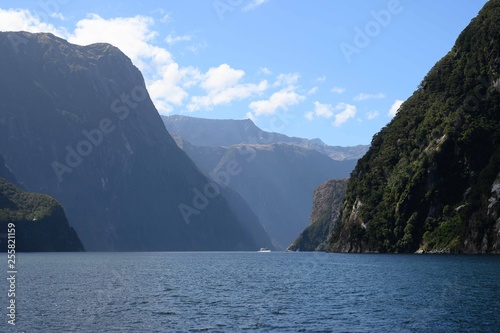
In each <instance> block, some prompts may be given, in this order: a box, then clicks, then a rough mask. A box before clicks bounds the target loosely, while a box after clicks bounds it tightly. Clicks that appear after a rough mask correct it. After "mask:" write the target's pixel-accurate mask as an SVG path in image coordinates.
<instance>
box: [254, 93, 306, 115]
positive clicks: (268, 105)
mask: <svg viewBox="0 0 500 333" xmlns="http://www.w3.org/2000/svg"><path fill="white" fill-rule="evenodd" d="M304 99H305V96H302V95H299V94H297V93H296V92H295V90H294V88H293V87H287V88H283V89H281V90H280V91H278V92H275V93H274V94H272V95H271V97H269V99H267V100H260V101H254V102H251V103H250V104H249V105H248V106H249V108H250V109H251V110H252V111H253V113H254V115H255V116H260V115H273V114H274V113H275V112H276V111H277V110H278V109H282V110H288V108H289V107H291V106H293V105H296V104H298V103H300V102H302V101H303V100H304Z"/></svg>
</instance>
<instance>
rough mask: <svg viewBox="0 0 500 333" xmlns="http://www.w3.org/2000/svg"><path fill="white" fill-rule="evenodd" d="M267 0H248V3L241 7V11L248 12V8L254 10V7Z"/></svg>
mask: <svg viewBox="0 0 500 333" xmlns="http://www.w3.org/2000/svg"><path fill="white" fill-rule="evenodd" d="M268 1H269V0H252V1H250V3H249V4H248V5H246V6H245V7H243V9H242V11H243V12H248V11H250V10H254V9H255V8H257V7H259V6H261V5H263V4H265V3H266V2H268Z"/></svg>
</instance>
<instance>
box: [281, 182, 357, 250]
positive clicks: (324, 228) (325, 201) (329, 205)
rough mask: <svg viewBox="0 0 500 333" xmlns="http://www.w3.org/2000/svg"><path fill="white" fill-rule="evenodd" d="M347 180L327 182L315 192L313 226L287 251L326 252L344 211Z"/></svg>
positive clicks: (312, 214) (312, 215) (312, 212)
mask: <svg viewBox="0 0 500 333" xmlns="http://www.w3.org/2000/svg"><path fill="white" fill-rule="evenodd" d="M347 181H348V180H347V179H331V180H327V181H326V182H324V183H323V184H321V185H320V186H318V187H317V188H316V189H315V190H314V196H313V208H312V211H311V217H310V218H309V220H310V221H311V224H310V225H309V226H308V227H307V228H306V229H305V230H304V231H302V233H301V234H300V235H299V237H297V239H296V240H295V241H294V242H293V243H292V244H291V245H290V246H289V247H288V248H287V251H325V250H326V249H327V247H328V243H329V241H330V235H331V234H332V232H333V230H334V228H335V223H336V221H338V219H339V217H340V213H341V211H342V207H343V206H342V202H343V200H344V196H345V191H346V189H347Z"/></svg>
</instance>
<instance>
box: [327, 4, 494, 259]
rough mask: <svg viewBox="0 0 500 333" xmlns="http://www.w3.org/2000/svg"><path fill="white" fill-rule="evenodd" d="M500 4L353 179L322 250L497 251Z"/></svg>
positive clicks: (402, 112)
mask: <svg viewBox="0 0 500 333" xmlns="http://www.w3.org/2000/svg"><path fill="white" fill-rule="evenodd" d="M498 22H500V1H498V0H495V1H489V2H487V3H486V4H485V6H484V8H483V9H482V10H481V11H480V12H479V14H478V16H477V17H476V18H475V19H473V20H472V21H471V23H470V24H469V25H468V26H467V28H466V29H465V30H464V31H463V32H462V33H461V34H460V36H459V37H458V39H457V41H456V43H455V45H454V46H453V48H452V50H451V51H450V52H449V53H448V54H447V55H445V56H444V57H443V58H442V59H441V60H440V61H439V62H437V63H436V65H435V66H434V67H433V68H432V69H431V70H430V72H429V73H428V74H427V76H426V77H425V78H424V80H423V81H422V83H421V84H420V86H419V87H418V89H417V90H416V91H415V92H414V94H413V95H412V96H411V97H410V98H409V99H408V100H407V101H406V102H405V103H404V104H403V105H402V106H401V108H400V109H399V112H398V113H397V115H396V117H394V119H393V120H392V121H391V123H390V124H389V125H387V126H386V127H385V128H383V129H382V130H381V131H380V132H379V133H378V134H377V135H375V136H374V138H373V141H372V143H371V147H370V149H369V150H368V152H367V153H366V155H365V156H364V157H362V158H361V159H360V160H359V161H358V163H357V165H356V168H355V170H354V171H353V173H352V176H351V179H350V181H349V184H348V188H347V192H346V196H345V201H344V208H343V210H342V214H341V218H340V219H339V220H338V221H337V226H336V228H335V231H334V232H333V234H332V238H331V243H330V247H329V249H330V250H331V251H341V252H415V251H419V252H455V253H457V252H458V253H461V252H465V253H490V252H496V253H498V252H500V218H499V217H500V203H499V197H500V186H499V184H500V25H499V24H498Z"/></svg>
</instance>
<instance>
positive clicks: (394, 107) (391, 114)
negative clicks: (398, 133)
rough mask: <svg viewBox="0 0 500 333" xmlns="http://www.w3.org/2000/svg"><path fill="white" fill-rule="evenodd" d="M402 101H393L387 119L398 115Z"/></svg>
mask: <svg viewBox="0 0 500 333" xmlns="http://www.w3.org/2000/svg"><path fill="white" fill-rule="evenodd" d="M403 102H404V101H402V100H400V99H397V100H395V101H394V103H393V104H392V106H391V108H390V109H389V113H388V114H387V115H388V116H389V117H394V116H395V115H396V113H398V110H399V108H400V107H401V104H403Z"/></svg>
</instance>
